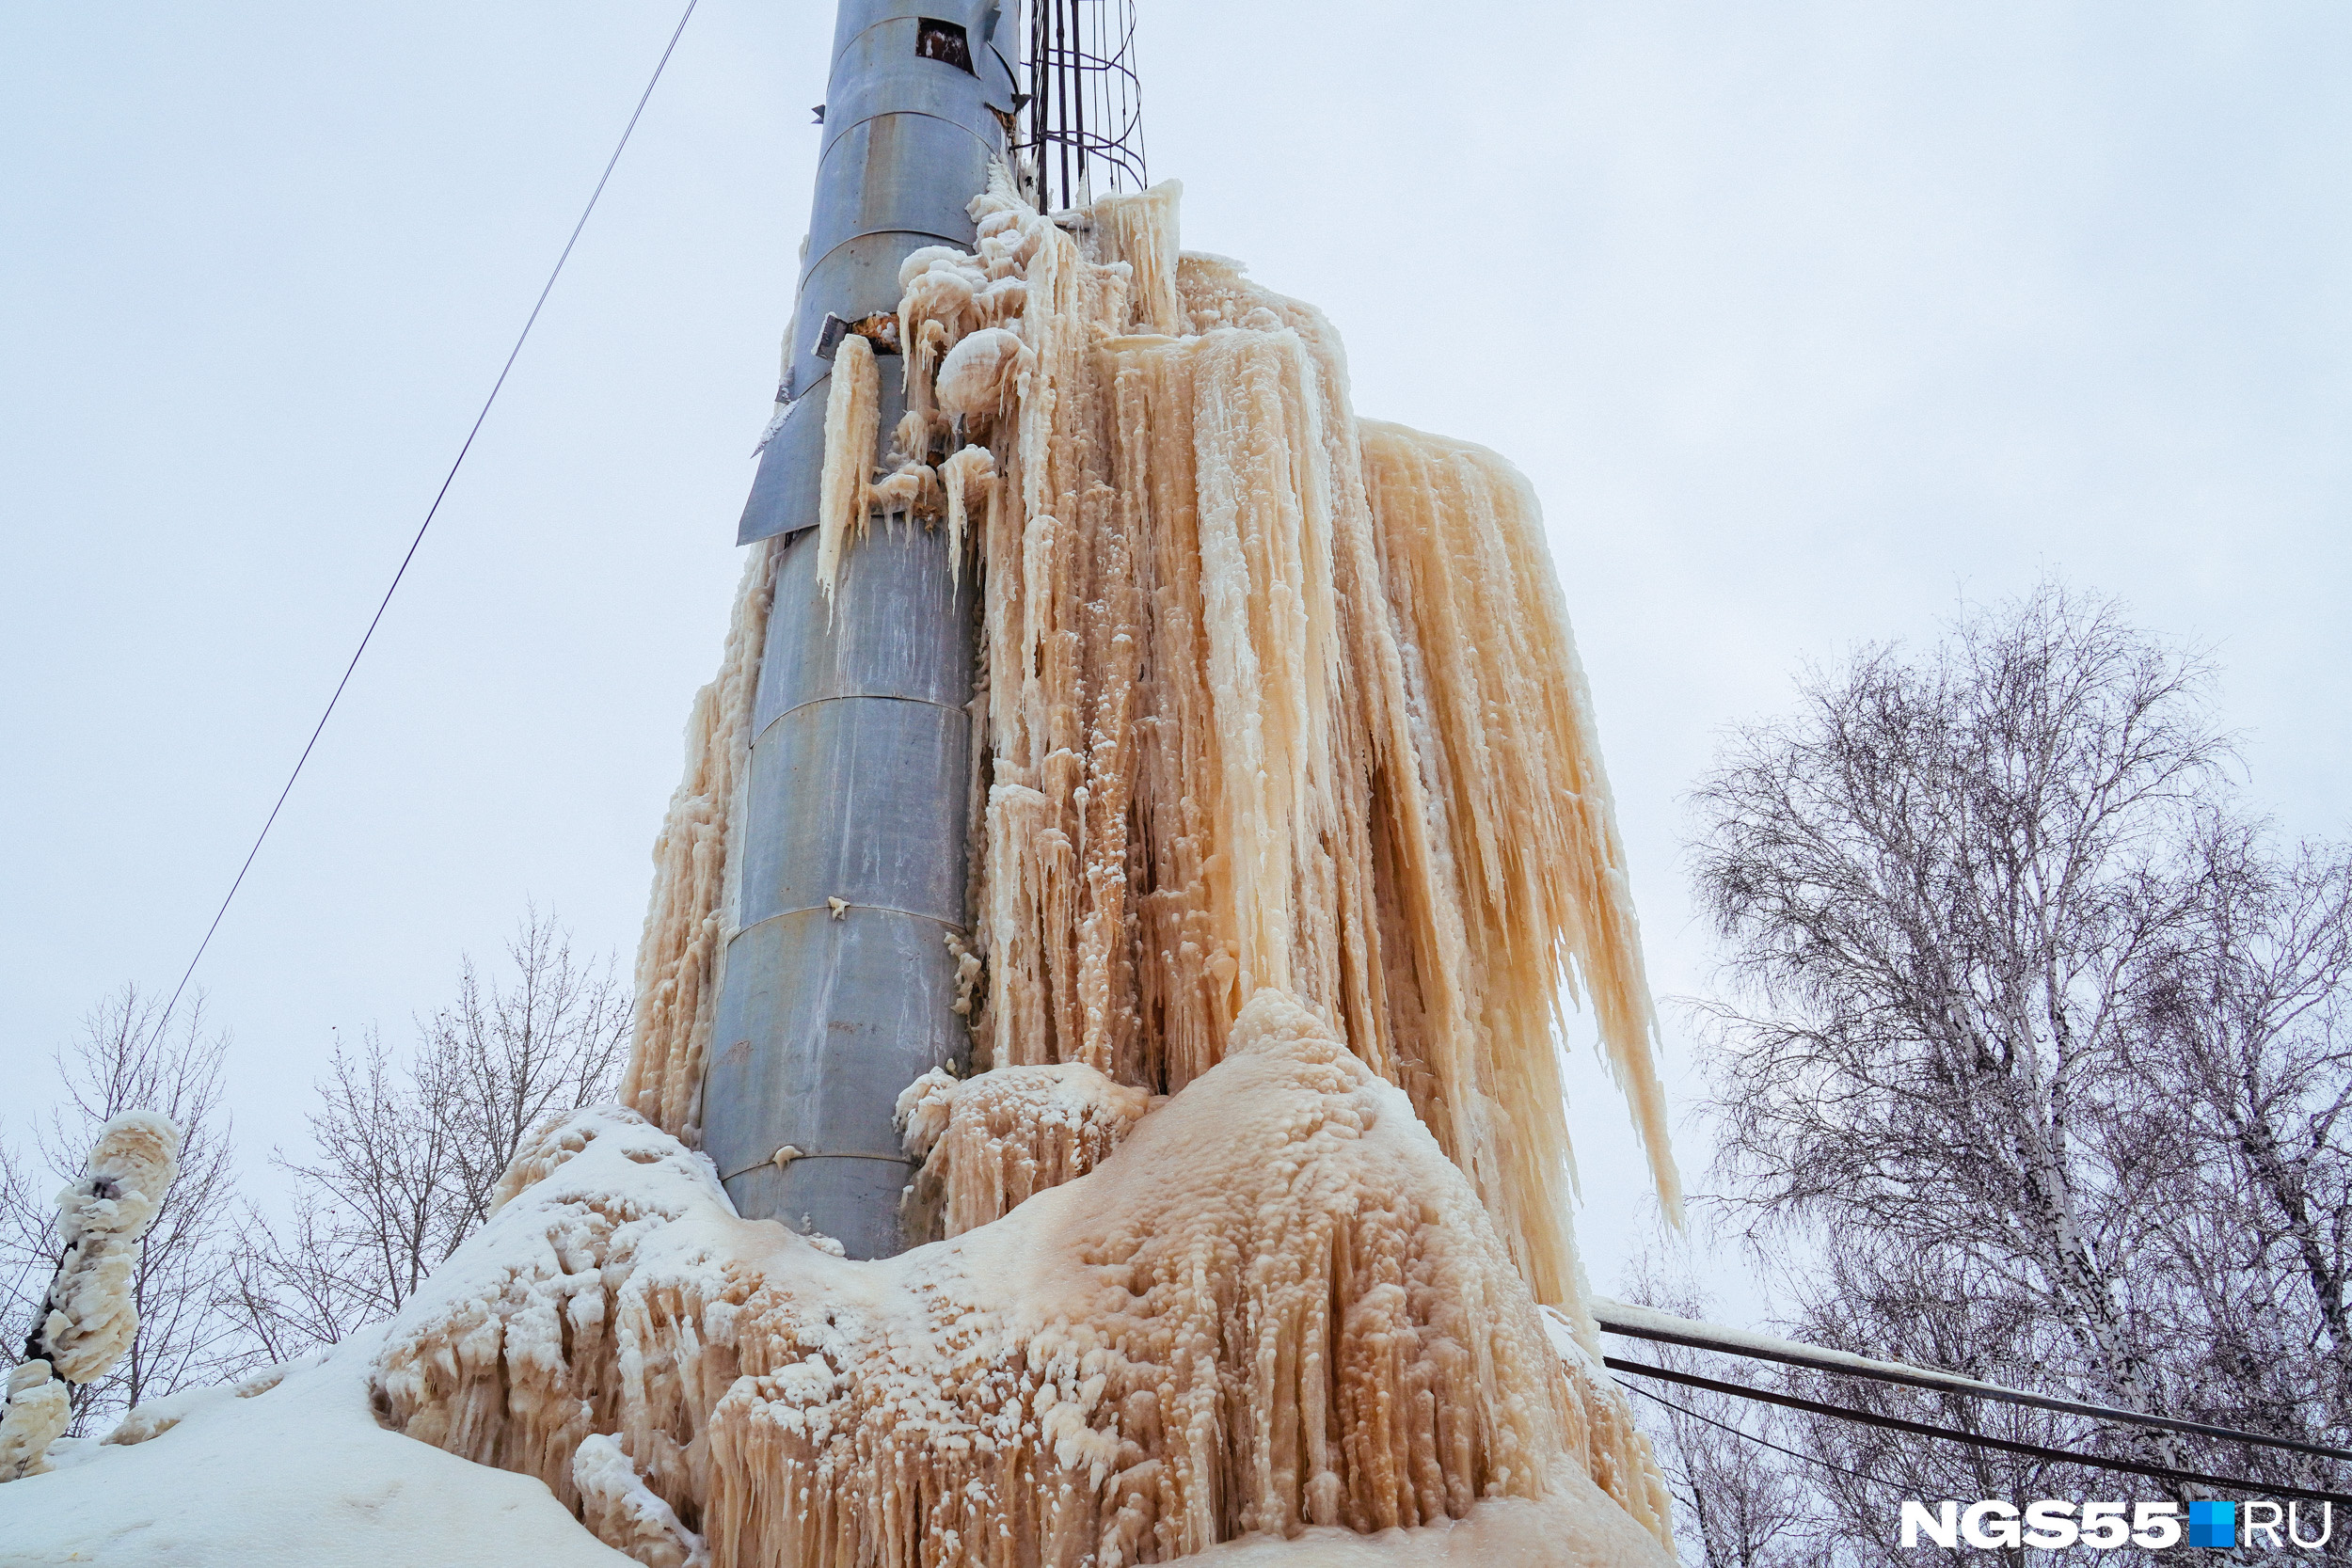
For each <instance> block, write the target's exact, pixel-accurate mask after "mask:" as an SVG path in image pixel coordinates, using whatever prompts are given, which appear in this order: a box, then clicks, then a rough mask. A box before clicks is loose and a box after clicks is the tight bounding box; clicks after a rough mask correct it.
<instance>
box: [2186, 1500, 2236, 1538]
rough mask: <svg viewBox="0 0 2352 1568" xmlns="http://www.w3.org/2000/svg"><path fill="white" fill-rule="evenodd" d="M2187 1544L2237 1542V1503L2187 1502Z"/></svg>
mask: <svg viewBox="0 0 2352 1568" xmlns="http://www.w3.org/2000/svg"><path fill="white" fill-rule="evenodd" d="M2188 1544H2190V1545H2192V1546H2221V1547H2233V1546H2235V1545H2236V1544H2237V1504H2235V1503H2216V1502H2195V1503H2191V1504H2189V1505H2188Z"/></svg>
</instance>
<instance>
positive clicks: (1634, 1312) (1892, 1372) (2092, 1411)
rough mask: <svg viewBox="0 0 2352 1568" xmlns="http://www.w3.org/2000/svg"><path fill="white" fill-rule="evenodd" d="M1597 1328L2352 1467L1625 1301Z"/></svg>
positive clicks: (2259, 1441) (2219, 1432)
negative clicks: (1771, 1339) (1762, 1337)
mask: <svg viewBox="0 0 2352 1568" xmlns="http://www.w3.org/2000/svg"><path fill="white" fill-rule="evenodd" d="M1593 1317H1594V1321H1595V1322H1597V1323H1599V1324H1600V1326H1601V1328H1602V1329H1604V1330H1605V1331H1607V1332H1608V1333H1611V1334H1622V1335H1625V1336H1627V1337H1628V1338H1636V1339H1654V1340H1658V1341H1660V1342H1661V1343H1663V1344H1669V1345H1688V1346H1690V1347H1691V1348H1692V1349H1694V1350H1705V1351H1714V1352H1717V1353H1719V1354H1724V1355H1740V1356H1745V1357H1747V1358H1748V1359H1750V1360H1754V1361H1778V1362H1780V1363H1782V1364H1783V1365H1786V1366H1790V1367H1803V1368H1804V1369H1805V1370H1807V1371H1816V1372H1834V1373H1836V1375H1837V1376H1839V1377H1859V1378H1868V1379H1870V1380H1871V1381H1873V1382H1877V1383H1895V1384H1901V1385H1903V1386H1907V1387H1913V1388H1931V1389H1934V1390H1936V1391H1937V1392H1940V1393H1947V1394H1965V1395H1968V1396H1970V1397H1971V1398H1975V1399H1985V1400H1998V1401H2000V1402H2003V1403H2006V1404H2022V1405H2026V1406H2029V1407H2031V1408H2033V1409H2036V1410H2051V1411H2056V1412H2058V1414H2060V1415H2065V1416H2087V1417H2089V1418H2091V1419H2093V1420H2099V1421H2113V1422H2123V1423H2127V1424H2130V1425H2134V1426H2143V1427H2157V1428H2161V1429H2162V1430H2164V1431H2166V1432H2181V1433H2189V1434H2190V1435H2192V1436H2197V1437H2216V1438H2219V1439H2221V1440H2223V1441H2224V1442H2230V1443H2251V1444H2254V1445H2256V1446H2258V1447H2261V1448H2265V1449H2288V1450H2290V1451H2292V1452H2295V1453H2307V1454H2312V1455H2314V1456H2315V1457H2317V1458H2320V1459H2334V1460H2341V1461H2344V1462H2346V1463H2352V1452H2348V1451H2346V1450H2345V1449H2330V1448H2326V1447H2323V1446H2321V1445H2320V1444H2317V1443H2304V1442H2298V1441H2297V1440H2296V1439H2295V1438H2292V1437H2273V1436H2270V1435H2268V1434H2266V1433H2259V1432H2242V1431H2240V1430H2239V1429H2237V1428H2236V1427H2225V1426H2213V1425H2210V1424H2208V1423H2206V1422H2203V1421H2185V1420H2182V1419H2180V1418H2177V1417H2173V1416H2150V1415H2145V1414H2142V1413H2141V1412H2139V1411H2137V1410H2122V1409H2118V1408H2116V1407H2115V1406H2112V1405H2105V1404H2086V1403H2083V1402H2080V1401H2078V1400H2061V1399H2054V1398H2052V1397H2050V1396H2049V1395H2047V1394H2028V1393H2026V1392H2023V1391H2022V1390H2019V1389H2015V1388H2004V1387H2002V1386H2000V1385H1999V1384H1997V1383H1979V1382H1978V1381H1977V1380H1976V1379H1975V1378H1972V1377H1962V1376H1961V1375H1960V1374H1959V1373H1957V1372H1944V1371H1937V1370H1934V1369H1932V1368H1928V1367H1911V1366H1905V1365H1903V1364H1902V1363H1900V1362H1895V1361H1874V1360H1868V1359H1866V1358H1864V1357H1862V1356H1851V1355H1845V1354H1840V1353H1838V1352H1836V1351H1829V1350H1822V1349H1820V1348H1819V1347H1817V1346H1813V1345H1796V1344H1789V1343H1787V1342H1785V1341H1783V1342H1778V1343H1772V1344H1767V1343H1761V1342H1759V1341H1758V1340H1757V1338H1756V1337H1754V1336H1750V1335H1744V1334H1740V1333H1739V1332H1738V1331H1736V1330H1730V1329H1721V1328H1718V1326H1717V1325H1716V1324H1713V1323H1695V1322H1692V1320H1691V1319H1688V1318H1677V1317H1673V1316H1670V1315H1669V1314H1667V1313H1664V1312H1661V1311H1658V1310H1657V1309H1655V1308H1653V1307H1628V1306H1627V1305H1625V1304H1624V1303H1622V1302H1613V1301H1607V1300H1603V1301H1600V1302H1597V1303H1596V1304H1595V1307H1594V1312H1593Z"/></svg>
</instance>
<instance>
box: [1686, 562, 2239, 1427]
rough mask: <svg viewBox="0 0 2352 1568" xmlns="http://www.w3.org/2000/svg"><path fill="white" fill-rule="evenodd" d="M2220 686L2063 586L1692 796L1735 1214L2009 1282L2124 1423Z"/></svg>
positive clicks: (2138, 1401)
mask: <svg viewBox="0 0 2352 1568" xmlns="http://www.w3.org/2000/svg"><path fill="white" fill-rule="evenodd" d="M2204 683H2205V671H2204V670H2203V668H2202V667H2201V665H2200V664H2199V663H2198V662H2197V661H2196V660H2194V659H2192V658H2190V657H2186V656H2185V655H2184V654H2182V653H2180V652H2179V651H2177V650H2175V649H2173V648H2170V647H2169V646H2167V645H2166V644H2164V643H2162V642H2161V641H2157V640H2155V639H2153V638H2151V637H2149V636H2147V635H2145V634H2142V633H2140V632H2137V631H2136V630H2134V629H2133V628H2131V627H2130V626H2127V625H2126V624H2125V623H2124V622H2123V620H2122V617H2121V616H2120V614H2119V613H2118V612H2117V610H2115V608H2114V607H2113V606H2111V605H2108V604H2106V603H2103V602H2101V601H2098V600H2095V599H2090V598H2088V597H2085V596H2082V595H2080V594H2074V593H2071V592H2069V591H2067V590H2065V589H2063V588H2060V587H2057V586H2044V587H2042V589H2040V590H2039V591H2037V592H2036V593H2035V594H2032V595H2031V596H2030V597H2028V598H2026V599H2025V600H2023V601H2022V602H2019V603H2017V604H2014V605H2011V606H2009V607H2005V608H2003V609H2001V610H1984V611H1979V612H1978V613H1976V614H1974V615H1972V616H1970V617H1969V618H1968V619H1966V620H1965V621H1963V622H1962V623H1961V624H1960V625H1959V626H1957V627H1955V628H1954V632H1953V635H1952V636H1951V637H1950V638H1948V639H1947V641H1944V642H1943V643H1941V644H1940V645H1939V646H1937V647H1935V648H1934V649H1932V650H1930V651H1928V652H1927V653H1925V654H1920V655H1911V654H1906V653H1905V652H1904V651H1903V650H1901V649H1899V648H1895V647H1888V646H1881V647H1872V648H1866V649H1863V650H1862V651H1860V652H1859V653H1857V654H1855V655H1854V656H1853V657H1852V658H1851V660H1850V661H1848V662H1847V663H1846V665H1845V666H1844V667H1843V668H1841V669H1839V670H1837V671H1836V672H1835V673H1820V672H1816V673H1812V674H1811V675H1810V676H1809V677H1808V678H1807V679H1806V680H1805V681H1804V684H1803V687H1802V693H1801V702H1800V706H1799V708H1798V711H1797V713H1796V714H1795V715H1794V716H1793V717H1791V718H1788V719H1787V720H1785V721H1779V722H1776V723H1772V724H1766V725H1760V726H1756V727H1753V728H1750V729H1748V730H1745V731H1743V732H1741V733H1740V734H1739V735H1737V736H1735V737H1734V738H1733V739H1732V741H1731V742H1730V744H1729V746H1728V748H1727V750H1726V752H1725V754H1724V757H1723V759H1722V760H1721V762H1720V763H1719V765H1718V766H1717V767H1716V768H1714V770H1713V771H1711V772H1710V773H1709V774H1708V775H1707V777H1706V778H1705V779H1704V780H1703V781H1702V782H1701V784H1700V785H1699V787H1698V789H1697V791H1696V793H1695V797H1694V799H1695V804H1696V806H1697V811H1698V816H1699V818H1700V823H1701V827H1700V832H1699V835H1698V838H1697V841H1696V847H1695V853H1694V863H1695V871H1696V884H1697V890H1698V894H1699V896H1700V899H1701V902H1702V904H1703V906H1704V908H1705V909H1706V911H1707V912H1708V914H1709V915H1710V916H1711V917H1712V920H1713V923H1714V925H1715V927H1716V929H1717V931H1718V932H1719V933H1720V935H1721V936H1722V937H1723V938H1724V943H1725V950H1726V953H1727V955H1728V962H1727V969H1728V973H1729V977H1730V978H1731V980H1732V982H1733V985H1734V988H1735V990H1734V994H1733V997H1732V998H1731V999H1730V1000H1728V1001H1725V1002H1724V1003H1722V1004H1720V1005H1718V1006H1715V1007H1714V1008H1713V1009H1712V1011H1713V1018H1714V1021H1715V1022H1716V1024H1717V1025H1718V1028H1719V1033H1718V1043H1719V1049H1718V1050H1717V1052H1716V1054H1715V1057H1714V1061H1715V1069H1716V1072H1717V1083H1718V1096H1717V1104H1718V1106H1719V1109H1720V1111H1721V1114H1722V1117H1723V1130H1724V1140H1725V1141H1724V1148H1725V1158H1726V1162H1727V1164H1726V1171H1727V1174H1728V1175H1729V1176H1730V1177H1731V1179H1732V1180H1731V1185H1732V1189H1733V1191H1734V1192H1735V1194H1736V1195H1737V1196H1738V1199H1739V1201H1740V1203H1741V1204H1742V1205H1744V1207H1745V1209H1746V1210H1747V1212H1749V1213H1750V1215H1751V1216H1752V1218H1753V1220H1754V1221H1755V1222H1756V1223H1758V1224H1760V1225H1763V1226H1767V1227H1769V1226H1771V1225H1772V1224H1775V1223H1784V1224H1793V1223H1813V1224H1816V1225H1819V1226H1820V1227H1828V1228H1831V1229H1835V1230H1840V1231H1847V1232H1851V1233H1852V1234H1857V1235H1867V1236H1868V1237H1870V1238H1873V1240H1874V1242H1875V1243H1880V1244H1883V1245H1885V1246H1889V1247H1894V1248H1898V1249H1903V1250H1907V1251H1910V1252H1915V1253H1920V1254H1926V1255H1931V1256H1933V1257H1935V1258H1937V1259H1943V1260H1945V1261H1947V1263H1949V1264H1950V1265H1952V1266H1954V1267H1957V1268H1963V1269H1964V1270H1965V1271H1966V1273H1967V1274H1968V1275H1969V1276H1970V1277H1972V1278H1978V1279H1982V1280H1995V1281H1998V1282H2000V1284H2001V1285H2002V1287H2003V1288H2004V1290H2006V1291H2009V1292H2010V1293H2012V1294H2014V1295H2015V1296H2017V1297H2018V1298H2019V1299H2022V1300H2025V1301H2028V1302H2030V1303H2031V1304H2032V1305H2033V1307H2034V1308H2035V1309H2036V1311H2037V1312H2038V1313H2039V1314H2041V1317H2042V1322H2044V1323H2046V1324H2047V1325H2048V1326H2050V1327H2051V1328H2052V1329H2054V1330H2055V1331H2056V1334H2055V1337H2054V1338H2053V1339H2052V1340H2051V1342H2050V1344H2049V1345H2048V1346H2047V1347H2046V1348H2047V1350H2048V1352H2049V1353H2050V1354H2052V1355H2053V1356H2054V1357H2055V1358H2056V1359H2055V1361H2054V1364H2053V1365H2052V1367H2051V1368H2050V1370H2051V1371H2052V1372H2053V1373H2056V1374H2058V1375H2059V1376H2061V1377H2063V1378H2064V1379H2065V1380H2066V1381H2068V1382H2070V1383H2072V1384H2073V1385H2074V1386H2075V1389H2076V1391H2077V1392H2078V1393H2079V1394H2081V1395H2083V1396H2086V1397H2089V1398H2090V1399H2094V1400H2096V1401H2099V1402H2105V1403H2111V1404H2118V1405H2122V1406H2124V1407H2126V1408H2131V1409H2147V1408H2151V1407H2152V1404H2153V1400H2154V1399H2155V1397H2156V1391H2157V1390H2156V1382H2157V1377H2156V1372H2157V1369H2155V1368H2153V1366H2152V1365H2151V1363H2150V1360H2149V1356H2148V1354H2147V1350H2146V1346H2147V1345H2148V1344H2149V1343H2150V1342H2151V1338H2152V1335H2151V1333H2150V1332H2149V1326H2148V1323H2147V1322H2146V1317H2147V1313H2146V1306H2147V1304H2146V1303H2145V1302H2144V1301H2142V1300H2140V1299H2138V1297H2137V1293H2136V1286H2137V1282H2138V1281H2139V1280H2140V1279H2141V1278H2143V1277H2144V1274H2143V1271H2142V1269H2141V1263H2142V1260H2143V1259H2144V1258H2145V1257H2147V1256H2148V1255H2149V1252H2150V1249H2151V1247H2152V1245H2153V1244H2154V1243H2155V1242H2156V1240H2157V1237H2156V1232H2157V1231H2158V1229H2159V1227H2160V1226H2161V1223H2162V1220H2163V1218H2164V1216H2163V1215H2162V1213H2161V1208H2162V1204H2163V1202H2164V1201H2165V1193H2164V1190H2163V1188H2164V1182H2163V1181H2162V1180H2160V1179H2161V1178H2162V1177H2164V1176H2165V1175H2166V1174H2167V1172H2166V1170H2165V1169H2163V1168H2161V1167H2162V1165H2163V1163H2164V1156H2165V1154H2166V1151H2167V1148H2168V1143H2169V1139H2168V1134H2167V1132H2166V1129H2165V1126H2164V1123H2163V1122H2162V1121H2159V1122H2153V1123H2152V1122H2151V1120H2150V1117H2151V1114H2152V1112H2156V1113H2162V1112H2163V1111H2164V1110H2165V1108H2163V1107H2160V1106H2155V1105H2152V1103H2151V1101H2150V1100H2149V1097H2148V1093H2147V1084H2146V1080H2145V1078H2144V1075H2141V1074H2138V1073H2137V1072H2135V1071H2133V1070H2131V1069H2132V1066H2133V1054H2134V1052H2135V1050H2136V1049H2137V1047H2138V1046H2139V1044H2140V1043H2141V1028H2140V1022H2141V1021H2140V1014H2139V1005H2138V1004H2139V999H2138V996H2137V989H2136V988H2137V986H2138V985H2139V983H2140V981H2141V978H2142V976H2143V975H2144V974H2145V973H2146V971H2147V969H2148V966H2149V964H2150V963H2151V961H2152V960H2153V959H2155V958H2158V957H2160V956H2164V955H2169V954H2172V953H2175V952H2177V951H2179V950H2180V948H2181V947H2182V946H2183V945H2184V943H2185V942H2187V941H2188V936H2187V933H2188V931H2189V929H2190V927H2192V925H2193V916H2194V914H2195V912H2196V909H2197V904H2198V898H2197V894H2196V888H2195V878H2194V877H2193V876H2191V875H2189V873H2188V868H2187V866H2186V864H2185V857H2184V854H2183V849H2184V847H2185V843H2186V842H2187V841H2188V840H2189V839H2190V837H2191V836H2192V835H2193V832H2194V830H2195V827H2196V825H2197V823H2198V821H2199V820H2200V817H2201V813H2203V812H2204V811H2205V810H2206V808H2207V806H2208V803H2209V800H2210V795H2211V791H2212V789H2213V787H2214V785H2215V783H2216V780H2217V776H2218V765H2219V764H2220V763H2221V762H2222V761H2223V760H2224V758H2225V756H2226V754H2227V753H2226V749H2225V746H2224V742H2223V739H2222V737H2221V736H2220V735H2219V734H2218V733H2217V731H2216V729H2215V727H2214V725H2213V723H2212V721H2211V718H2210V714H2209V712H2208V709H2207V705H2206V702H2205V699H2204ZM2174 1114H2176V1113H2174ZM2165 1119H2166V1120H2169V1119H2170V1117H2169V1116H2167V1117H2165ZM2138 1441H2139V1443H2140V1446H2141V1447H2142V1448H2143V1449H2146V1450H2147V1451H2148V1452H2150V1453H2152V1454H2153V1455H2154V1456H2155V1457H2158V1458H2160V1459H2164V1460H2165V1461H2167V1462H2168V1463H2169V1462H2171V1460H2172V1459H2173V1457H2174V1446H2173V1445H2171V1444H2170V1443H2169V1441H2168V1440H2167V1439H2165V1438H2164V1437H2162V1436H2160V1435H2152V1436H2147V1437H2143V1438H2141V1439H2139V1440H2138Z"/></svg>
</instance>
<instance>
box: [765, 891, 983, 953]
mask: <svg viewBox="0 0 2352 1568" xmlns="http://www.w3.org/2000/svg"><path fill="white" fill-rule="evenodd" d="M844 909H845V910H872V911H874V912H875V913H876V914H902V915H905V916H906V917H907V918H908V919H909V920H928V921H930V923H931V924H932V925H934V926H945V927H947V929H949V930H950V931H963V930H969V929H970V928H971V927H967V926H961V925H958V924H957V923H956V922H955V921H952V920H942V919H940V918H939V916H937V915H935V914H925V913H924V912H923V911H920V910H902V909H900V908H898V905H896V904H850V903H847V902H846V901H845V902H844ZM819 910H823V911H825V912H826V913H828V914H831V913H832V912H833V910H832V907H831V906H830V905H826V904H803V905H802V906H801V907H800V908H799V909H797V910H778V911H776V912H775V913H773V914H763V915H761V916H760V917H759V918H758V919H757V920H755V921H753V922H752V923H751V924H750V925H749V926H738V927H736V928H735V930H734V932H733V934H731V935H730V936H729V937H728V938H727V944H728V945H729V946H733V945H734V944H735V939H736V938H737V937H739V936H742V935H743V934H744V933H746V932H748V931H756V930H758V929H759V928H760V927H762V926H765V925H767V924H768V922H770V921H771V920H788V919H790V918H791V917H792V916H794V915H796V914H815V913H816V912H817V911H819Z"/></svg>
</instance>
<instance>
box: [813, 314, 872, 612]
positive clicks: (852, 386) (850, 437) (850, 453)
mask: <svg viewBox="0 0 2352 1568" xmlns="http://www.w3.org/2000/svg"><path fill="white" fill-rule="evenodd" d="M832 382H833V385H832V387H831V388H830V389H829V390H828V391H827V392H826V394H825V469H824V477H823V483H821V485H820V486H819V488H818V502H817V580H818V582H819V583H820V584H822V585H823V587H824V590H825V600H826V602H827V603H828V604H830V603H832V601H833V591H834V584H835V582H836V581H838V579H839V578H840V574H841V552H842V551H843V550H845V549H847V548H848V547H849V546H850V542H851V541H852V540H853V539H854V538H855V537H856V536H857V535H859V534H862V533H864V532H865V531H866V508H867V505H868V500H867V489H868V483H869V481H870V479H871V477H872V475H873V472H874V443H875V440H876V438H877V437H878V436H880V435H881V430H880V428H879V427H880V425H881V421H882V401H881V400H882V383H881V380H880V372H878V371H877V370H876V369H875V366H874V349H873V345H872V344H870V343H868V342H867V341H866V340H865V339H864V338H862V337H860V336H858V335H857V334H856V333H854V332H852V333H850V334H848V335H847V336H845V337H844V338H843V339H842V340H841V346H840V347H839V348H836V349H835V350H834V356H833V376H832Z"/></svg>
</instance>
